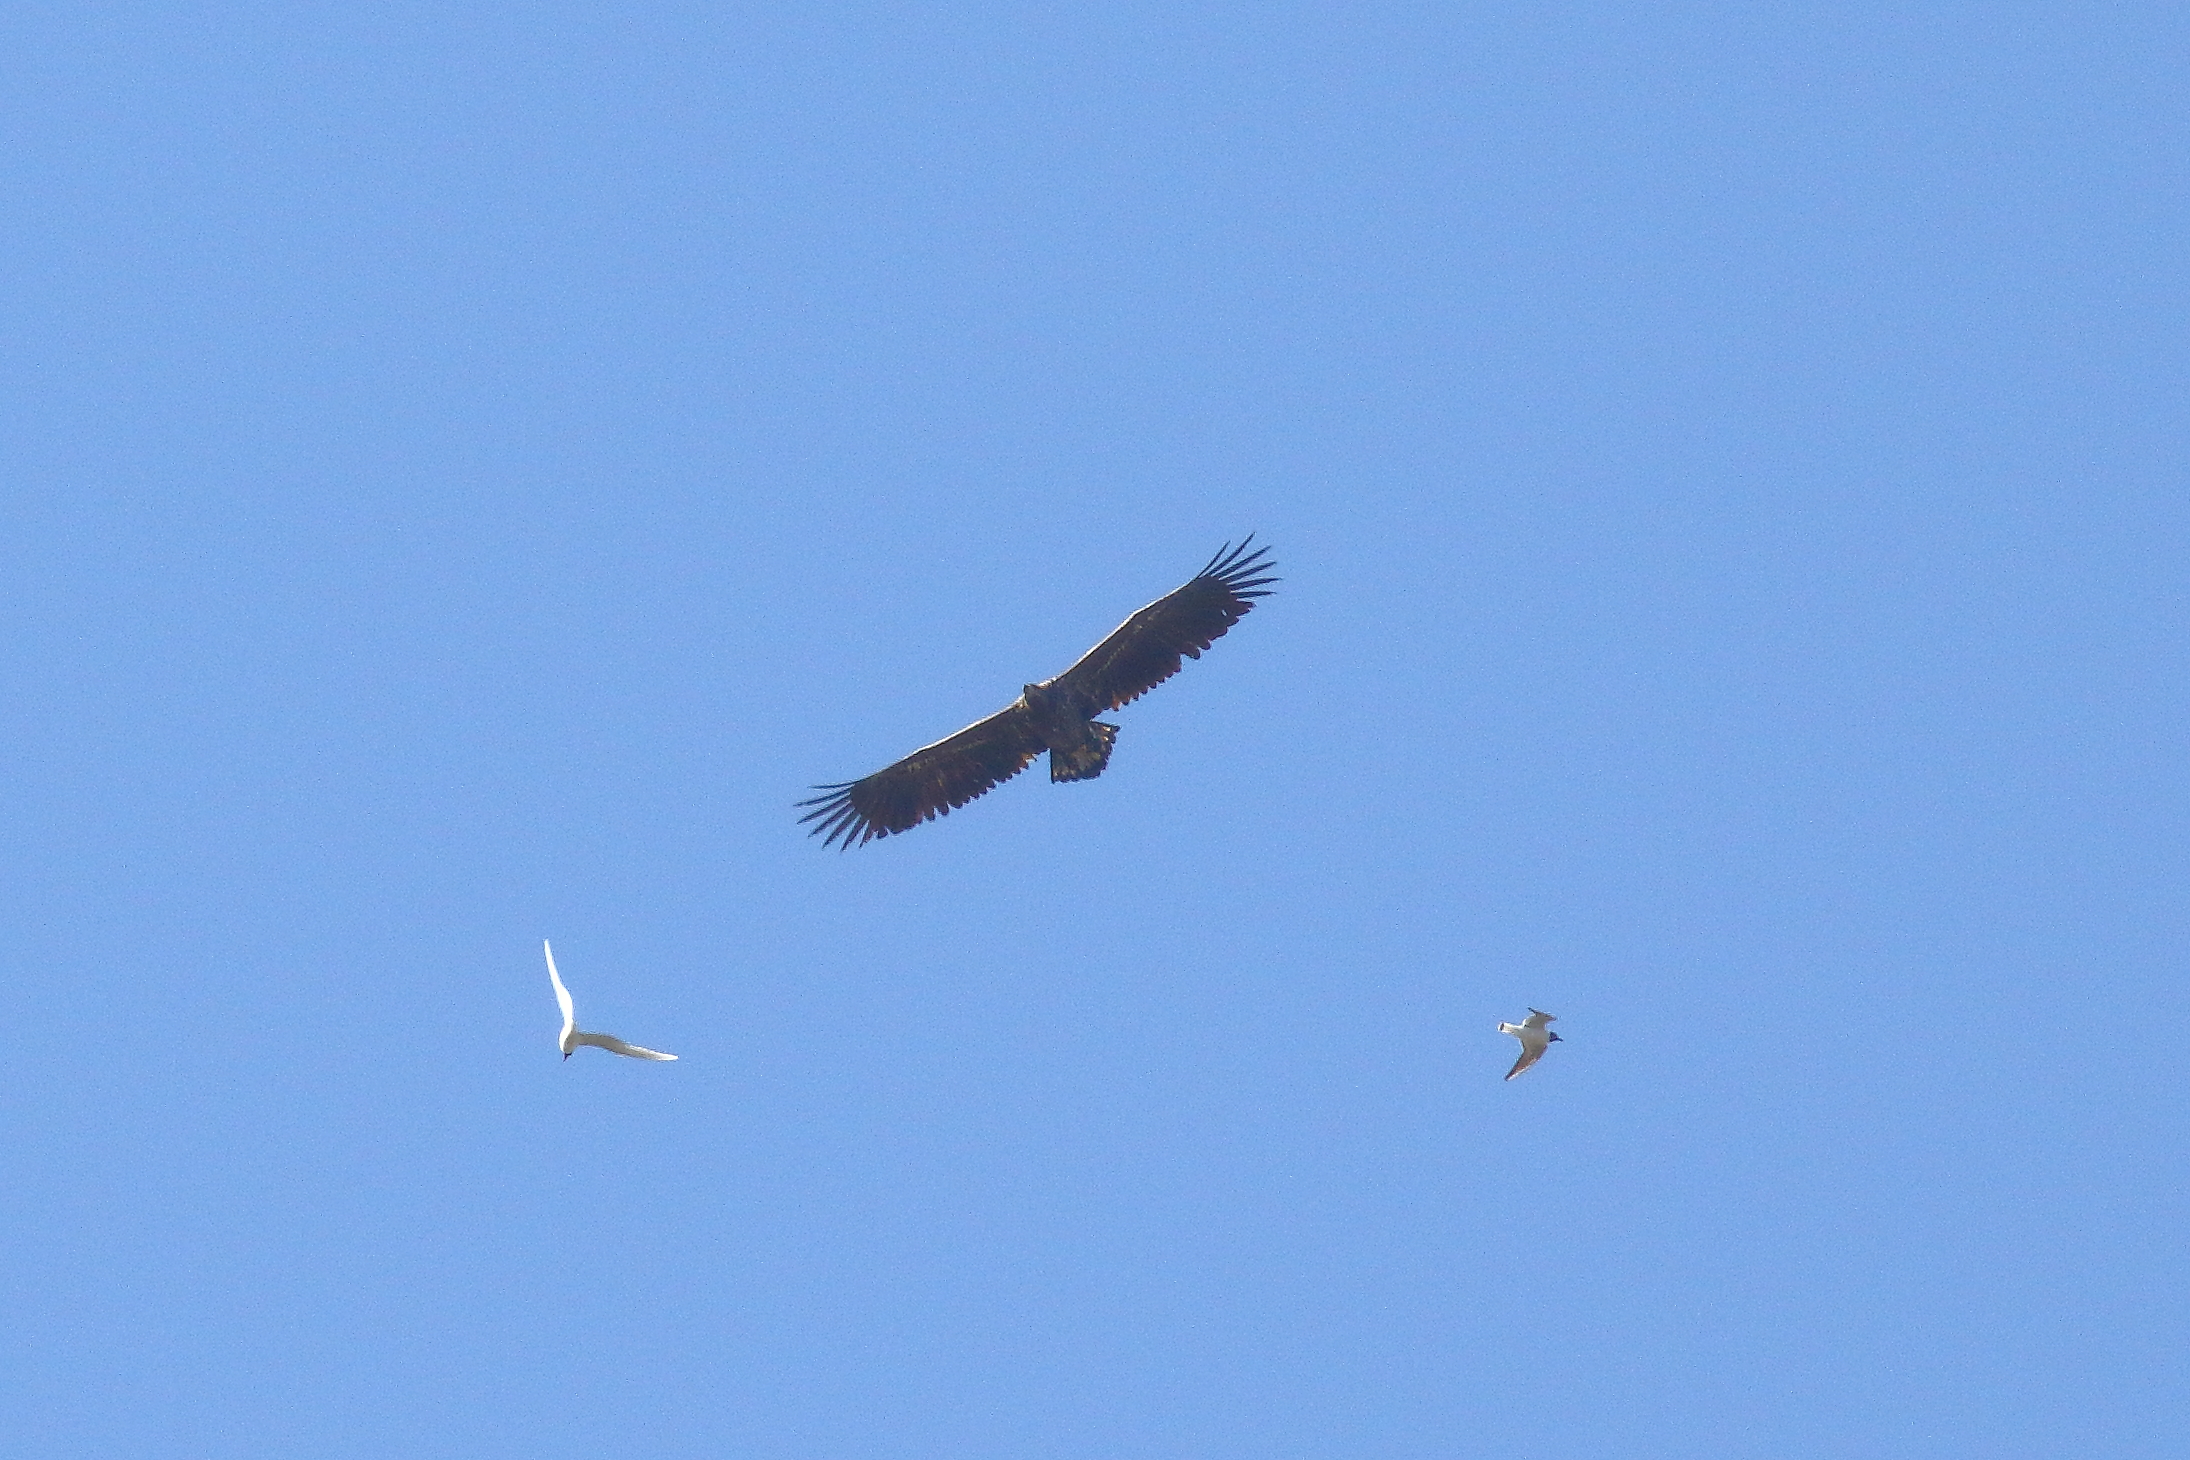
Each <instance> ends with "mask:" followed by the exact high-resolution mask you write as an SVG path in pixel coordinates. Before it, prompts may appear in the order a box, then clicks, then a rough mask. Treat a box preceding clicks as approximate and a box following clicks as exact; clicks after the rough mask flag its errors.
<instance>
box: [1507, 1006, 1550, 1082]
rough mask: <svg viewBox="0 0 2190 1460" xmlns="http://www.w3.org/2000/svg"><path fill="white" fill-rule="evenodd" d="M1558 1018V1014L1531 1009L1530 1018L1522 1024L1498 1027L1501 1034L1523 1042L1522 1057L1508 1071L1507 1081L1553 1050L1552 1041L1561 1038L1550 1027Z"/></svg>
mask: <svg viewBox="0 0 2190 1460" xmlns="http://www.w3.org/2000/svg"><path fill="white" fill-rule="evenodd" d="M1558 1017H1559V1016H1558V1015H1557V1014H1546V1013H1545V1012H1544V1011H1543V1010H1541V1009H1531V1010H1529V1011H1528V1017H1527V1018H1526V1019H1523V1020H1522V1021H1521V1022H1520V1023H1518V1024H1501V1025H1499V1026H1498V1032H1499V1033H1500V1034H1510V1035H1512V1036H1513V1037H1514V1038H1515V1039H1518V1040H1520V1041H1521V1057H1520V1058H1519V1059H1517V1060H1515V1061H1514V1062H1513V1068H1512V1069H1510V1070H1508V1071H1506V1078H1507V1079H1509V1080H1510V1079H1512V1078H1513V1077H1514V1076H1515V1075H1518V1074H1520V1073H1521V1071H1523V1070H1525V1069H1527V1068H1528V1067H1529V1066H1530V1065H1532V1064H1535V1063H1536V1062H1537V1061H1538V1060H1540V1059H1542V1058H1543V1057H1544V1051H1545V1050H1547V1049H1549V1048H1551V1041H1553V1040H1554V1039H1557V1038H1558V1037H1559V1036H1558V1035H1556V1034H1553V1033H1552V1032H1551V1030H1550V1028H1549V1027H1548V1026H1549V1025H1550V1023H1551V1021H1552V1020H1554V1019H1556V1018H1558Z"/></svg>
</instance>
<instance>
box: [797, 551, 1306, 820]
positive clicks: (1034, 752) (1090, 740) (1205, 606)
mask: <svg viewBox="0 0 2190 1460" xmlns="http://www.w3.org/2000/svg"><path fill="white" fill-rule="evenodd" d="M1254 540H1255V539H1254V535H1253V534H1252V533H1250V534H1248V537H1247V540H1246V541H1245V542H1242V543H1241V544H1240V545H1239V546H1238V547H1236V548H1235V547H1233V546H1232V545H1231V544H1230V543H1226V544H1225V545H1224V546H1223V547H1221V548H1219V549H1217V555H1216V556H1215V557H1213V558H1211V559H1210V560H1209V562H1208V565H1207V566H1205V567H1204V568H1203V569H1202V570H1201V571H1200V572H1199V573H1196V574H1195V575H1194V576H1193V577H1192V578H1191V579H1189V580H1188V581H1187V582H1186V584H1185V585H1184V586H1183V587H1181V588H1178V589H1175V590H1173V591H1172V592H1170V593H1166V594H1165V595H1164V596H1163V597H1161V598H1159V599H1157V600H1156V601H1155V602H1154V603H1151V604H1150V605H1148V607H1146V608H1144V609H1142V610H1141V611H1140V612H1139V613H1136V614H1134V615H1133V617H1131V618H1129V619H1127V620H1126V621H1125V622H1124V623H1122V624H1120V625H1118V627H1117V628H1116V629H1115V630H1114V631H1113V632H1112V633H1111V635H1110V637H1109V638H1107V639H1105V640H1103V641H1102V642H1101V643H1100V644H1097V645H1096V646H1095V647H1094V648H1092V649H1090V650H1088V651H1087V652H1086V653H1085V654H1082V655H1081V656H1080V662H1079V663H1077V664H1075V665H1073V666H1072V667H1071V668H1070V669H1067V670H1066V671H1065V672H1064V673H1062V674H1060V675H1058V676H1057V677H1056V678H1055V679H1045V680H1043V681H1042V682H1041V683H1040V684H1029V685H1024V686H1022V687H1021V691H1020V695H1019V698H1018V699H1016V700H1013V701H1012V702H1011V704H1009V705H1008V706H1006V707H1005V708H1003V709H1001V710H998V711H997V712H996V713H995V714H993V715H991V716H989V717H988V718H987V719H986V720H980V721H977V722H975V723H974V724H971V725H968V726H967V727H966V728H965V729H963V730H961V731H959V732H958V733H957V734H956V735H951V736H946V737H945V738H944V739H941V740H938V741H936V742H935V744H933V745H924V746H922V747H921V748H920V749H918V750H916V751H914V752H913V753H912V754H911V755H908V756H906V757H905V758H904V759H903V760H901V761H898V762H897V763H896V764H894V765H889V766H885V767H883V768H882V769H881V770H878V771H876V772H875V773H874V774H873V775H871V776H867V777H865V778H863V779H861V780H857V781H839V782H837V783H836V784H834V785H828V786H816V787H815V788H814V789H815V790H817V791H820V792H823V793H824V794H822V795H819V796H816V797H814V798H813V799H812V800H809V801H801V802H799V803H798V804H799V805H801V806H811V807H813V808H814V809H813V810H811V811H809V812H807V813H806V814H805V815H804V816H802V817H800V818H799V821H800V823H801V824H803V823H805V822H809V821H811V822H815V823H818V824H817V825H816V826H815V827H814V828H813V832H812V834H813V835H815V836H820V837H823V838H824V840H823V842H822V845H823V846H828V845H830V844H831V843H835V842H839V841H841V843H842V845H843V849H845V850H849V849H850V848H852V847H854V846H860V845H864V844H865V843H867V842H870V841H872V840H874V839H875V838H876V837H878V836H888V835H890V834H891V833H892V832H900V831H910V830H912V829H913V828H914V827H916V826H918V825H919V824H920V823H921V822H923V821H929V820H932V819H933V818H935V817H938V816H943V815H946V814H948V813H949V812H950V811H952V810H953V809H955V808H956V807H960V806H963V805H965V804H966V803H967V802H968V801H971V800H972V799H973V798H974V797H976V796H978V795H980V794H982V793H983V792H984V791H986V790H988V789H989V788H990V787H991V786H995V785H1000V784H1002V783H1003V782H1005V781H1008V780H1010V779H1011V778H1012V777H1013V776H1015V775H1017V774H1019V772H1021V771H1023V770H1025V769H1026V768H1027V766H1028V765H1029V764H1030V763H1031V762H1032V761H1033V759H1034V758H1035V757H1036V756H1038V755H1040V754H1041V753H1042V752H1043V751H1045V750H1046V751H1048V752H1049V778H1050V779H1051V780H1053V781H1087V780H1093V779H1094V778H1095V777H1097V776H1099V775H1101V774H1102V773H1103V767H1104V766H1106V765H1108V764H1109V763H1110V747H1111V746H1112V745H1113V744H1114V743H1115V742H1116V741H1117V738H1118V727H1117V726H1115V725H1111V724H1107V723H1105V722H1104V721H1101V720H1098V719H1096V718H1095V717H1096V716H1097V715H1099V714H1101V713H1102V712H1103V711H1105V710H1115V709H1117V708H1118V707H1119V706H1121V705H1129V704H1131V703H1132V702H1133V701H1135V700H1137V699H1139V698H1140V697H1141V696H1142V695H1144V694H1147V693H1148V692H1149V691H1150V690H1152V689H1154V688H1155V687H1156V686H1157V685H1159V684H1162V683H1163V682H1164V681H1165V680H1167V679H1169V678H1170V677H1171V676H1172V675H1174V674H1177V673H1178V672H1179V662H1180V656H1181V655H1184V656H1186V657H1187V658H1189V659H1199V658H1200V657H1201V651H1202V650H1204V649H1206V648H1208V647H1209V646H1210V645H1211V644H1213V643H1215V642H1216V641H1217V640H1219V639H1221V638H1223V637H1224V634H1225V631H1226V630H1227V629H1229V628H1231V627H1232V625H1234V624H1236V623H1238V622H1239V621H1240V619H1241V618H1242V617H1244V616H1245V615H1246V613H1247V612H1248V610H1250V609H1252V608H1253V607H1254V606H1255V600H1256V599H1258V598H1262V597H1265V596H1267V594H1268V592H1269V589H1268V588H1267V587H1266V586H1265V585H1267V584H1271V583H1275V582H1276V581H1277V579H1276V578H1274V577H1272V576H1270V574H1269V571H1268V570H1269V568H1270V566H1271V564H1270V550H1269V549H1268V548H1266V547H1265V548H1258V549H1256V550H1255V551H1253V552H1249V551H1248V549H1249V547H1250V545H1252V544H1253V542H1254Z"/></svg>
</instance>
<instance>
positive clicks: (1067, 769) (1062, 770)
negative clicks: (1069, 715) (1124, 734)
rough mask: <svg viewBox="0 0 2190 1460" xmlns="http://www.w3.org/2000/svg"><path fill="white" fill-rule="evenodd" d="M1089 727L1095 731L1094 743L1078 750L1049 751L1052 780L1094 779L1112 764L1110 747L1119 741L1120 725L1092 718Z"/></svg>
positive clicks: (1088, 723)
mask: <svg viewBox="0 0 2190 1460" xmlns="http://www.w3.org/2000/svg"><path fill="white" fill-rule="evenodd" d="M1087 728H1088V729H1090V730H1092V731H1094V732H1095V739H1094V741H1093V742H1092V743H1090V744H1087V745H1083V746H1081V747H1080V748H1079V749H1078V750H1052V751H1051V752H1050V753H1049V778H1050V779H1051V780H1053V781H1092V780H1094V779H1095V778H1096V777H1097V776H1099V775H1101V774H1102V773H1103V767H1104V766H1106V765H1109V764H1110V747H1111V746H1113V745H1115V744H1117V743H1118V727H1117V726H1115V725H1106V724H1104V723H1103V722H1102V721H1100V720H1090V721H1088V722H1087Z"/></svg>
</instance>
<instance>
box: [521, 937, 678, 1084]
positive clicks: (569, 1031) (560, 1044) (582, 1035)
mask: <svg viewBox="0 0 2190 1460" xmlns="http://www.w3.org/2000/svg"><path fill="white" fill-rule="evenodd" d="M540 946H541V947H542V948H546V949H547V961H548V981H549V982H550V983H552V984H554V985H555V1002H556V1003H558V1004H560V1005H562V1008H563V1037H562V1038H561V1039H558V1040H557V1041H556V1042H555V1045H556V1048H558V1049H560V1050H561V1051H562V1052H563V1058H564V1059H566V1060H567V1059H569V1058H570V1057H571V1056H572V1055H574V1054H576V1053H577V1052H578V1046H579V1045H581V1044H590V1045H592V1046H593V1047H594V1048H596V1049H605V1050H607V1051H608V1052H609V1053H610V1054H627V1055H630V1056H631V1057H632V1058H633V1059H635V1060H673V1059H675V1058H676V1056H675V1055H673V1054H663V1053H662V1052H661V1051H660V1050H658V1049H641V1048H639V1047H638V1046H637V1045H635V1044H626V1043H624V1042H623V1041H622V1040H620V1039H618V1038H617V1037H616V1036H615V1035H613V1034H590V1033H588V1032H587V1031H585V1030H583V1029H580V1028H579V1027H578V1016H577V1015H576V1014H575V1013H573V1012H572V1011H571V1007H570V990H569V989H566V988H564V987H563V976H562V975H561V974H559V973H557V972H556V971H555V950H554V949H553V948H550V947H548V941H547V939H545V938H542V939H541V940H540Z"/></svg>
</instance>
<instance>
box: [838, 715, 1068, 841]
mask: <svg viewBox="0 0 2190 1460" xmlns="http://www.w3.org/2000/svg"><path fill="white" fill-rule="evenodd" d="M1042 749H1043V746H1042V737H1041V736H1040V735H1038V734H1036V733H1035V730H1034V725H1033V722H1032V720H1031V719H1030V718H1029V717H1028V715H1027V712H1026V710H1025V708H1024V707H1023V706H1021V705H1017V704H1014V705H1012V706H1011V707H1010V708H1009V709H1004V710H999V711H997V712H996V713H995V714H993V715H991V716H989V717H988V718H987V719H986V720H981V721H977V722H976V723H974V724H971V725H968V726H967V727H966V728H965V729H963V730H961V731H959V732H958V733H957V734H956V735H950V736H946V737H945V738H943V739H941V740H938V741H936V742H935V744H933V745H923V746H922V747H921V748H920V749H918V750H916V751H914V752H913V753H912V754H911V755H908V756H906V757H905V758H904V759H903V760H901V761H898V762H897V763H896V764H894V765H889V766H885V767H883V768H882V769H881V770H878V771H876V772H875V773H874V774H873V775H871V776H867V777H864V778H862V779H860V780H857V781H839V782H837V783H836V784H835V785H830V786H816V787H814V789H815V790H817V791H823V792H826V793H827V794H826V795H821V796H816V797H814V798H813V799H812V800H809V801H801V802H799V803H798V804H799V805H801V806H811V807H813V808H814V809H813V810H812V811H809V812H807V813H806V814H805V815H804V816H801V817H800V818H799V822H800V824H801V825H804V824H805V823H806V822H809V821H812V822H818V823H819V825H817V826H815V827H814V829H813V832H812V835H815V836H821V837H823V838H824V839H823V841H822V845H823V846H829V845H831V844H833V843H835V842H837V841H838V840H839V839H841V840H842V842H843V850H847V851H848V850H850V849H851V848H852V847H855V846H861V845H864V844H865V843H867V842H870V841H873V840H874V839H875V838H876V837H878V836H888V835H890V833H892V832H898V831H910V830H912V829H913V828H914V827H916V826H918V825H919V824H920V823H921V822H923V821H928V820H932V819H933V818H935V817H938V816H945V815H948V814H949V813H950V812H951V811H952V810H953V809H954V808H956V807H959V806H963V805H965V804H966V803H967V802H968V801H971V800H972V799H973V798H974V797H976V796H978V795H980V794H981V793H982V792H984V791H986V790H988V789H989V788H990V787H992V786H998V785H1001V784H1003V783H1004V782H1005V781H1008V780H1010V779H1011V778H1012V777H1013V776H1016V775H1017V774H1019V772H1021V771H1023V770H1025V769H1026V768H1027V764H1028V762H1030V761H1032V760H1033V759H1034V757H1036V756H1037V755H1040V754H1041V753H1042Z"/></svg>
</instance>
